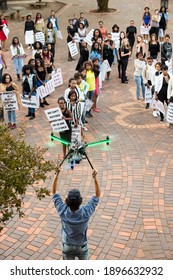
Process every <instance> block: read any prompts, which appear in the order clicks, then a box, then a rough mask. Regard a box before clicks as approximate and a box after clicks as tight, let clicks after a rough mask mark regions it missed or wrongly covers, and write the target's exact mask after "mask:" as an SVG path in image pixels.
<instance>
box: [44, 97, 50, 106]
mask: <svg viewBox="0 0 173 280" xmlns="http://www.w3.org/2000/svg"><path fill="white" fill-rule="evenodd" d="M43 104H44V105H47V106H49V103H48V102H47V100H46V99H44V98H43Z"/></svg>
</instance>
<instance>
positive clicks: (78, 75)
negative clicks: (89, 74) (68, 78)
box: [74, 72, 83, 80]
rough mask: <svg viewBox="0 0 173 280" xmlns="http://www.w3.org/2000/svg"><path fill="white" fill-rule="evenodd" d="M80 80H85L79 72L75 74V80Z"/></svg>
mask: <svg viewBox="0 0 173 280" xmlns="http://www.w3.org/2000/svg"><path fill="white" fill-rule="evenodd" d="M79 78H82V79H83V75H82V74H81V73H79V72H77V73H75V74H74V79H75V80H77V79H79Z"/></svg>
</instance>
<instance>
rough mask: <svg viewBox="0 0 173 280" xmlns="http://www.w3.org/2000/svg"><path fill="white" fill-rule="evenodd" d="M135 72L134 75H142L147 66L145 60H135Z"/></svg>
mask: <svg viewBox="0 0 173 280" xmlns="http://www.w3.org/2000/svg"><path fill="white" fill-rule="evenodd" d="M134 67H135V72H134V76H141V75H142V70H143V68H144V67H145V61H143V60H139V59H138V58H137V59H135V61H134Z"/></svg>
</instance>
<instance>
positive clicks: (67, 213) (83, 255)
mask: <svg viewBox="0 0 173 280" xmlns="http://www.w3.org/2000/svg"><path fill="white" fill-rule="evenodd" d="M59 173H60V168H59V167H58V168H57V173H56V175H55V177H54V180H53V183H52V194H53V197H52V199H53V201H54V205H55V208H56V210H57V212H58V214H59V216H60V218H61V223H62V230H61V234H62V254H63V259H64V260H74V259H75V257H77V258H78V259H79V260H88V238H87V228H88V222H89V219H90V217H91V216H92V214H93V213H94V211H95V208H96V206H97V205H98V203H99V197H100V195H101V190H100V185H99V182H98V179H97V172H96V170H93V173H92V176H93V178H94V185H95V195H94V196H92V197H91V198H90V200H89V201H88V203H87V204H86V205H84V206H81V204H82V197H81V194H80V191H79V190H78V189H71V190H70V191H69V193H68V195H67V198H66V199H65V203H64V202H63V201H62V198H61V196H60V195H59V193H57V186H58V175H59Z"/></svg>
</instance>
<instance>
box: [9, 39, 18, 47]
mask: <svg viewBox="0 0 173 280" xmlns="http://www.w3.org/2000/svg"><path fill="white" fill-rule="evenodd" d="M15 39H17V40H18V45H20V43H19V38H18V37H13V39H12V43H11V44H12V45H13V47H14V46H16V43H15V42H14V40H15Z"/></svg>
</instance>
